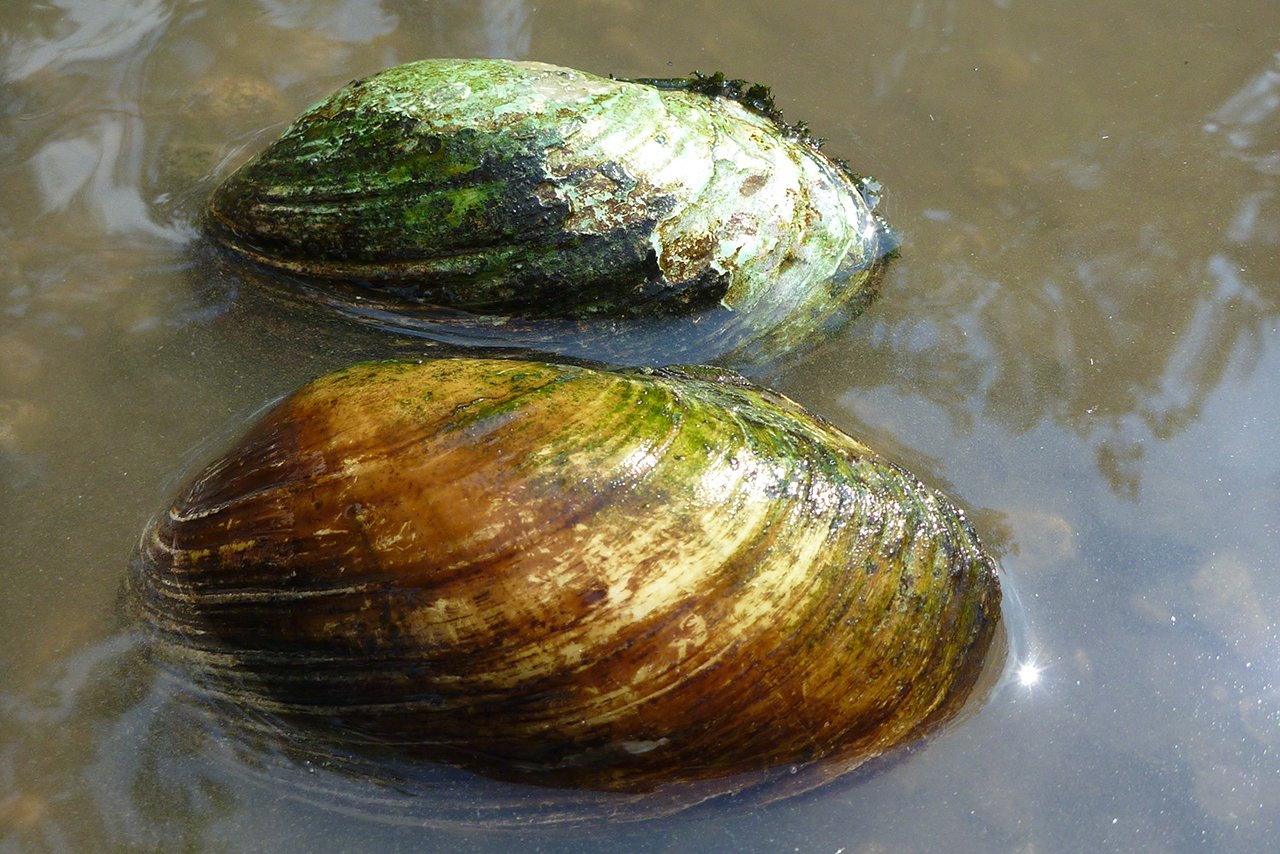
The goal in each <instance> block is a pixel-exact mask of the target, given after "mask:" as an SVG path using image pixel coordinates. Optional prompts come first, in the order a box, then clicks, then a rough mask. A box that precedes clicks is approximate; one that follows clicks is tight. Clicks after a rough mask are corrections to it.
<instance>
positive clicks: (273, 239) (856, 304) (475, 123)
mask: <svg viewBox="0 0 1280 854" xmlns="http://www.w3.org/2000/svg"><path fill="white" fill-rule="evenodd" d="M715 84H719V89H717V86H716V85H715ZM730 84H733V85H730ZM721 90H723V91H725V92H729V93H731V94H736V95H738V96H739V97H737V98H735V97H720V96H716V95H713V94H706V93H707V92H710V91H721ZM761 93H763V94H761ZM747 95H751V97H747ZM744 102H745V103H744ZM779 118H780V117H779V116H778V115H777V113H776V110H774V109H773V107H772V102H770V101H768V99H767V90H764V89H763V87H756V88H751V89H744V88H743V85H742V82H741V81H727V82H726V81H723V80H722V78H718V77H716V78H690V79H688V80H665V81H663V80H653V81H646V82H627V81H621V80H613V79H606V78H601V77H596V76H594V75H591V74H586V73H583V72H579V71H574V70H571V69H567V68H560V67H556V66H552V65H544V64H541V63H534V62H511V61H506V60H425V61H421V62H413V63H409V64H406V65H400V66H395V67H393V68H390V69H388V70H386V71H383V72H381V73H379V74H376V75H373V76H371V77H369V78H366V79H364V80H358V81H355V82H353V83H351V84H350V85H348V86H347V87H345V88H343V89H341V90H340V91H338V92H337V93H335V94H334V95H333V96H331V97H330V98H329V99H327V100H325V101H324V102H322V103H321V104H319V105H317V106H315V107H313V108H312V109H311V110H309V111H308V112H306V113H304V114H303V115H302V116H301V117H299V118H298V119H297V120H296V121H295V122H294V123H293V124H292V125H291V126H290V127H289V128H288V129H287V130H286V131H285V132H284V134H283V135H282V136H281V137H280V138H279V139H278V140H277V141H276V142H274V143H273V144H272V145H271V146H270V147H269V148H267V149H266V150H265V151H264V152H262V153H261V154H260V155H258V156H257V157H256V158H255V159H253V160H252V161H250V162H249V163H248V164H246V165H245V166H244V167H242V168H241V169H240V170H239V171H237V172H236V173H234V174H233V175H232V176H231V177H230V178H228V179H227V180H226V181H225V182H224V183H223V184H222V186H221V187H220V188H219V189H218V190H217V192H216V193H215V194H214V196H213V198H212V200H211V202H210V204H209V206H208V209H207V212H206V216H205V223H206V226H207V228H208V230H209V232H210V233H211V234H212V235H213V236H214V238H215V239H216V240H217V241H218V242H219V243H220V244H222V245H224V246H225V247H227V248H229V249H230V250H231V251H232V252H233V253H234V254H236V255H239V256H243V257H244V258H248V259H250V260H252V261H255V262H258V263H259V264H261V265H264V266H266V267H268V268H271V269H274V270H278V271H284V272H287V273H290V274H294V275H296V276H300V277H302V278H303V279H304V280H307V281H311V282H322V283H324V285H323V286H322V287H321V288H320V289H319V290H318V291H317V292H318V293H321V294H322V295H323V296H324V297H325V298H332V299H333V300H335V301H337V302H343V301H345V302H347V303H348V304H349V305H350V306H351V307H353V308H355V309H356V310H357V311H359V312H364V313H373V314H374V315H375V316H376V317H377V319H379V320H380V321H381V322H382V323H384V324H385V325H389V326H395V325H397V324H401V325H402V326H403V327H404V328H405V329H410V328H413V327H423V328H425V329H427V330H430V329H431V328H432V323H433V318H434V322H436V323H438V324H439V328H440V329H449V330H461V331H462V333H463V335H462V337H465V331H466V330H467V329H468V328H470V329H471V330H472V331H474V332H476V333H477V334H480V335H490V340H492V338H505V339H507V340H510V339H511V338H512V336H513V335H516V334H523V339H522V341H521V343H523V344H526V345H534V344H536V345H538V346H542V347H544V348H545V347H546V346H547V344H546V336H545V335H543V333H545V332H546V330H548V329H556V328H560V327H557V326H556V324H555V321H565V320H573V321H581V320H582V319H584V318H586V319H591V320H595V321H603V320H612V321H614V323H613V325H611V326H608V327H607V330H608V331H607V333H605V334H608V335H616V334H617V332H618V330H619V329H621V330H623V331H629V330H630V329H631V326H629V325H628V324H626V323H619V320H620V319H626V318H632V319H645V320H650V321H652V320H653V319H654V318H672V317H686V318H697V319H698V321H699V323H700V324H701V325H700V326H699V327H697V328H694V327H689V326H685V327H682V331H683V332H684V333H685V334H687V335H688V336H690V337H692V338H694V339H700V343H699V344H698V345H694V344H692V343H691V344H689V345H688V346H687V347H684V348H682V349H683V350H684V351H685V352H687V353H691V354H696V355H694V356H691V358H710V357H712V356H714V355H716V354H717V353H720V352H729V351H730V350H733V349H735V348H738V347H742V346H744V345H746V344H748V343H749V342H752V341H755V340H756V339H758V338H761V337H762V336H768V337H770V338H771V339H773V340H772V342H771V343H770V345H769V346H770V348H771V349H772V350H775V351H776V350H781V349H789V348H791V347H793V346H795V345H797V344H798V343H800V342H801V341H802V340H803V339H804V338H805V336H807V335H811V334H813V333H814V332H815V330H817V329H819V328H820V327H822V326H823V325H825V324H831V323H834V322H836V321H837V320H839V319H841V318H847V317H849V316H853V315H856V314H857V313H858V312H859V311H861V310H862V308H863V307H864V306H865V304H866V303H867V302H868V301H869V300H870V299H871V297H872V295H873V294H874V292H875V288H876V285H877V283H878V278H879V276H878V274H879V271H880V267H881V264H880V262H881V260H882V259H883V257H884V256H885V254H886V253H887V252H888V251H890V248H891V245H892V240H891V239H889V238H888V237H887V232H886V229H885V228H884V226H883V223H882V222H881V221H880V220H879V219H878V218H877V216H876V215H875V214H874V213H873V212H872V210H871V207H870V206H869V205H868V203H867V195H866V192H865V190H866V187H865V185H864V184H862V183H861V182H860V181H859V179H857V178H855V177H854V176H853V175H852V174H851V173H850V172H849V171H848V170H847V169H846V168H845V167H844V166H843V165H841V164H839V163H836V162H834V161H832V160H830V159H829V158H827V157H826V156H825V155H823V154H822V153H821V152H820V151H819V150H818V148H817V145H816V143H814V142H813V141H812V139H811V138H810V137H808V136H807V134H806V133H804V132H803V130H797V129H795V128H791V127H788V126H786V125H784V124H781V123H780V121H777V120H775V119H779ZM312 289H313V290H316V289H315V288H312ZM539 319H541V320H543V321H546V323H543V324H542V325H539V324H538V323H536V322H534V321H538V320H539ZM530 324H532V325H530ZM495 327H500V332H501V335H500V336H495V335H493V333H494V332H495ZM597 332H599V330H597ZM583 333H584V328H583V327H582V326H581V325H580V324H579V325H576V326H574V327H572V328H571V329H569V330H568V331H566V332H565V334H566V335H567V336H569V337H571V338H573V339H575V340H576V339H577V338H580V337H581V335H582V334H583ZM662 334H664V335H668V332H667V331H666V330H664V332H663V333H662ZM539 336H541V337H539ZM671 346H672V342H671V340H670V338H669V337H668V340H667V344H666V347H665V348H664V349H665V352H666V356H667V357H668V358H669V357H670V355H671ZM566 347H568V348H569V349H572V345H571V344H569V343H567V342H566Z"/></svg>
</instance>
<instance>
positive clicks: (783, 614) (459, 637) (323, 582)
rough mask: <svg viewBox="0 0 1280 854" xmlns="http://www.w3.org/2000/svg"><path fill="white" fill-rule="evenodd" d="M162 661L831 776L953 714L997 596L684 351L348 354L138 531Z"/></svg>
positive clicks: (932, 536) (886, 502)
mask: <svg viewBox="0 0 1280 854" xmlns="http://www.w3.org/2000/svg"><path fill="white" fill-rule="evenodd" d="M133 586H134V588H135V590H136V600H137V602H138V603H139V605H140V607H141V609H142V611H143V613H144V614H145V615H146V617H147V618H148V619H149V621H150V623H151V625H152V626H153V628H154V630H155V633H156V636H157V638H158V639H159V640H160V642H161V643H160V645H161V647H162V648H164V649H165V650H166V652H167V654H168V655H170V656H171V657H173V658H174V659H176V660H179V661H182V662H184V663H185V664H186V665H187V666H190V667H193V668H194V670H195V671H196V673H197V674H198V675H199V676H200V678H201V679H202V680H203V681H205V682H206V683H208V684H210V685H213V686H215V687H216V688H217V689H218V690H220V691H223V692H224V693H225V694H226V695H227V696H230V697H232V698H234V699H235V700H236V702H238V703H241V704H242V705H246V706H249V707H252V708H256V709H259V710H263V711H267V712H270V713H273V714H286V715H293V716H299V717H300V718H302V719H305V720H309V721H311V722H314V723H319V724H321V725H322V727H323V728H324V730H325V731H326V732H328V733H329V734H330V735H331V736H334V737H338V736H341V737H351V738H357V739H371V740H376V741H379V742H382V743H384V744H390V745H396V746H399V747H400V748H402V749H404V750H405V751H408V752H412V753H413V754H414V755H418V756H425V757H429V758H433V759H439V760H443V761H446V762H452V763H457V764H462V765H464V766H467V767H470V768H473V769H477V770H480V771H482V772H483V773H487V774H491V775H494V776H498V777H502V778H506V779H513V780H519V781H525V782H530V783H538V784H548V785H561V786H574V787H582V788H591V789H603V790H625V791H643V790H647V789H651V788H653V787H656V786H660V785H662V784H665V783H672V782H673V781H674V782H676V783H680V782H687V781H696V780H705V779H709V778H721V777H726V776H729V775H734V774H741V773H747V772H755V771H759V770H761V769H767V768H771V767H777V766H788V765H796V764H802V763H806V762H810V761H812V760H818V759H825V760H826V761H831V762H834V763H836V770H835V771H832V772H830V774H828V775H827V776H831V775H833V774H835V773H840V772H843V771H845V770H849V769H851V768H853V767H856V766H857V765H859V764H860V763H861V762H863V761H865V760H866V759H868V758H870V757H873V756H876V755H879V754H881V753H883V752H884V751H886V750H887V749H889V748H890V747H892V746H894V745H896V744H899V743H901V742H902V741H903V740H904V739H907V738H908V737H910V736H912V735H913V734H915V733H918V732H920V731H921V729H922V728H923V727H925V726H926V725H928V724H930V723H931V722H933V721H936V720H938V719H940V718H941V717H943V716H945V715H946V714H948V713H950V712H951V711H953V710H954V709H955V708H956V707H957V705H958V704H959V702H960V701H961V700H963V698H964V696H965V694H966V693H967V691H968V690H969V688H970V686H971V684H972V681H973V679H974V678H975V675H976V672H977V670H978V666H979V664H980V663H981V661H982V658H983V655H984V653H985V652H986V650H987V647H988V644H989V642H990V638H991V636H992V632H993V630H994V627H995V625H996V624H997V621H998V619H999V601H1000V592H999V585H998V581H997V574H996V567H995V564H994V563H993V561H992V559H991V558H990V557H988V556H987V555H986V554H985V553H984V552H983V550H982V547H981V545H980V543H979V542H978V539H977V537H976V535H975V534H974V532H973V530H972V528H971V527H970V525H969V524H968V523H967V522H966V520H965V518H964V516H963V514H962V513H961V512H960V511H959V510H957V509H956V508H955V507H954V506H953V505H952V504H951V503H950V502H949V501H947V499H945V498H944V497H942V496H941V495H939V494H938V493H937V492H934V491H932V490H930V489H928V488H926V487H925V486H924V485H922V484H921V483H920V482H919V481H918V480H917V479H916V478H914V477H913V476H911V475H909V474H907V473H906V472H904V471H903V470H901V469H900V468H898V467H896V466H894V465H892V464H890V463H888V462H886V461H884V460H882V459H880V458H879V457H878V456H877V455H876V454H874V453H873V452H872V451H870V450H869V449H868V448H866V447H865V446H863V445H862V444H860V443H859V442H857V441H855V440H853V439H851V438H850V437H848V436H846V435H844V434H843V433H841V432H840V431H838V430H836V429H835V428H833V427H832V426H830V425H828V424H826V423H825V422H823V421H821V420H819V419H817V418H815V417H813V416H811V415H808V414H807V413H805V412H804V411H802V410H801V409H800V408H799V407H798V406H796V405H795V404H794V403H792V402H791V401H789V400H787V399H786V398H783V397H781V396H779V395H776V394H772V393H769V392H766V391H762V390H760V389H757V388H755V387H752V386H751V385H749V384H748V383H746V382H745V381H744V380H742V379H741V378H739V377H737V376H736V375H732V374H725V373H722V372H717V371H714V370H712V369H707V368H689V369H679V370H660V371H655V370H649V369H636V370H631V371H608V370H597V369H593V368H588V367H582V366H575V365H557V364H548V363H542V362H531V361H504V360H489V359H441V360H435V361H428V362H422V363H417V362H404V361H397V362H381V363H366V364H362V365H358V366H355V367H352V368H349V369H346V370H343V371H340V372H338V373H335V374H331V375H329V376H326V377H323V378H321V379H319V380H317V381H315V382H313V383H311V384H310V385H308V386H306V387H304V388H303V389H301V390H300V391H298V392H296V393H295V394H293V395H292V396H290V397H288V398H286V399H285V400H284V401H282V402H281V403H279V404H278V405H276V406H275V407H274V408H272V409H271V410H269V411H268V412H267V413H266V414H265V416H264V417H263V418H262V419H261V420H260V421H259V422H258V423H257V424H256V425H255V426H254V427H252V428H251V430H250V431H249V432H248V434H247V435H246V436H245V437H244V438H243V440H242V441H241V442H240V443H239V444H238V445H237V446H236V447H235V448H234V449H233V450H232V451H231V452H230V453H228V454H227V455H225V456H224V457H222V458H221V459H219V460H218V461H216V462H214V463H213V464H212V465H210V466H209V467H208V468H207V469H206V470H205V471H204V472H203V473H202V474H200V475H199V476H198V477H197V478H196V479H195V480H194V482H193V483H192V484H191V486H190V488H189V489H187V490H186V491H185V493H184V494H183V495H182V496H181V497H180V498H179V499H178V500H177V501H176V503H175V504H174V505H173V507H172V508H171V509H170V510H169V511H168V512H167V513H164V514H162V515H161V516H160V517H159V518H158V519H157V520H155V522H154V523H153V524H152V526H150V528H149V529H148V531H147V532H146V533H145V535H144V538H143V542H142V546H141V550H140V556H139V559H138V560H137V561H136V562H135V572H134V574H133Z"/></svg>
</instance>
